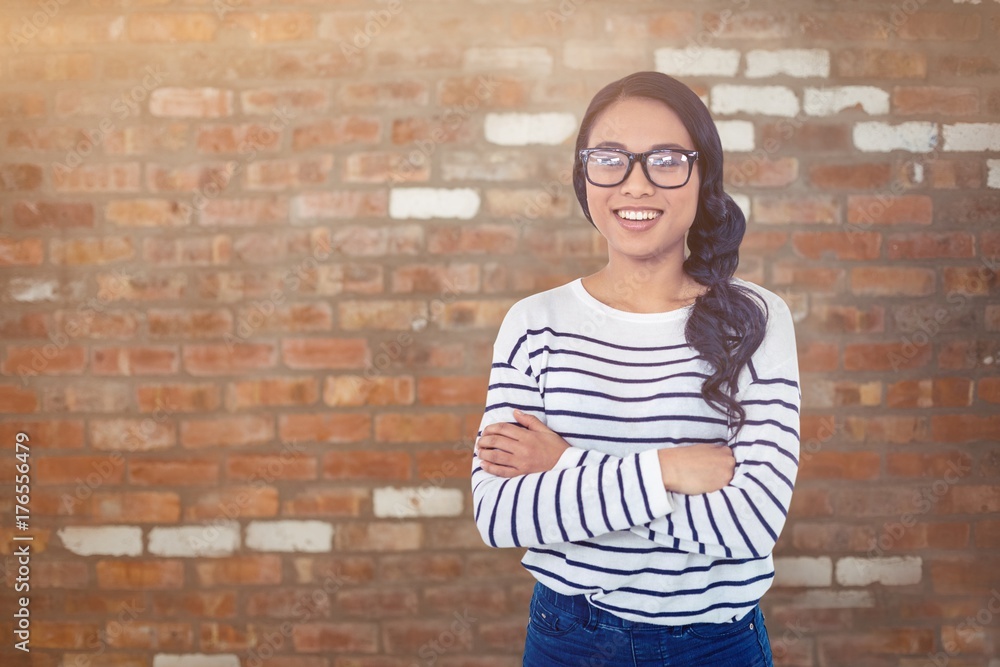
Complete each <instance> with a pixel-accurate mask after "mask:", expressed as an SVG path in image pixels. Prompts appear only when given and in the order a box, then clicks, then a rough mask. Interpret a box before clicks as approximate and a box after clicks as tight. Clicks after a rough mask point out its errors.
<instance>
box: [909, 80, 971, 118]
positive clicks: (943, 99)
mask: <svg viewBox="0 0 1000 667" xmlns="http://www.w3.org/2000/svg"><path fill="white" fill-rule="evenodd" d="M892 111H893V113H896V114H901V115H907V114H948V115H955V116H970V115H975V114H977V113H979V91H978V90H977V89H975V88H958V87H950V86H896V87H895V88H893V89H892Z"/></svg>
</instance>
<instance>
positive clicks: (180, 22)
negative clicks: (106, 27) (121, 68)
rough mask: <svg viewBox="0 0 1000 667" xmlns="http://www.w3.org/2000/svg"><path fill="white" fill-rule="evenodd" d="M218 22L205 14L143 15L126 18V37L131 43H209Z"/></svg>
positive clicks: (210, 15) (212, 16) (213, 17)
mask: <svg viewBox="0 0 1000 667" xmlns="http://www.w3.org/2000/svg"><path fill="white" fill-rule="evenodd" d="M217 28H218V21H217V20H216V17H215V16H214V15H213V14H209V13H207V12H205V13H193V12H191V13H185V14H178V13H169V14H165V13H158V14H153V13H143V14H132V15H130V16H129V17H128V36H129V39H130V40H131V41H133V42H211V41H212V40H213V39H214V38H215V31H216V29H217Z"/></svg>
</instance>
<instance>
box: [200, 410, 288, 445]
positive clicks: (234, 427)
mask: <svg viewBox="0 0 1000 667" xmlns="http://www.w3.org/2000/svg"><path fill="white" fill-rule="evenodd" d="M273 439H274V418H273V417H271V416H267V415H245V416H242V417H214V418H208V419H187V420H184V421H182V422H181V446H183V447H186V448H190V449H200V448H206V449H212V448H217V447H246V446H253V445H262V444H265V443H268V442H270V441H271V440H273Z"/></svg>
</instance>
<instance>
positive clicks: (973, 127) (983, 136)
mask: <svg viewBox="0 0 1000 667" xmlns="http://www.w3.org/2000/svg"><path fill="white" fill-rule="evenodd" d="M943 129H944V150H946V151H1000V123H955V124H954V125H945V126H944V128H943Z"/></svg>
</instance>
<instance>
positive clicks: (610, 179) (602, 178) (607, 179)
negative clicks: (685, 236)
mask: <svg viewBox="0 0 1000 667" xmlns="http://www.w3.org/2000/svg"><path fill="white" fill-rule="evenodd" d="M697 159H698V151H686V150H680V149H677V148H662V149H657V150H652V151H646V152H645V153H631V152H629V151H627V150H624V149H622V148H584V149H583V150H582V151H580V161H581V162H582V163H583V173H584V174H585V175H586V177H587V180H588V181H590V182H591V183H593V184H594V185H597V186H599V187H602V188H610V187H614V186H616V185H619V184H621V183H624V182H625V179H626V178H628V176H629V174H631V173H632V165H634V164H635V161H636V160H639V164H641V165H642V171H643V173H644V174H646V178H648V179H649V182H650V183H652V184H653V185H655V186H656V187H658V188H680V187H684V186H685V185H687V182H688V181H689V180H690V179H691V171H692V170H693V169H694V163H695V161H696V160H697Z"/></svg>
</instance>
